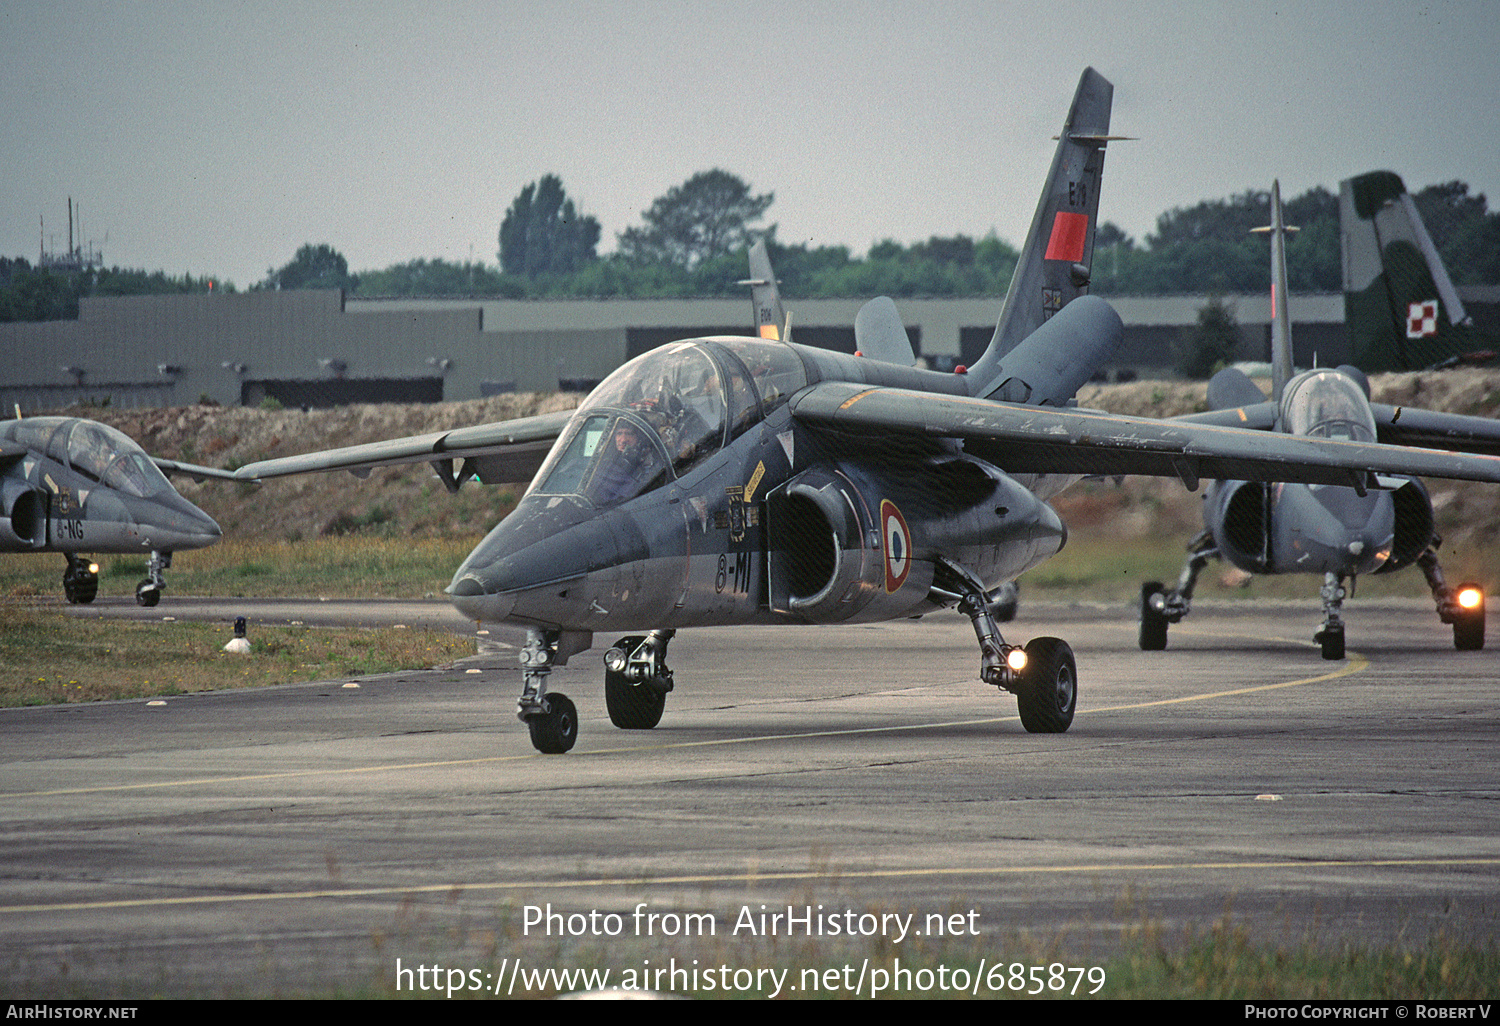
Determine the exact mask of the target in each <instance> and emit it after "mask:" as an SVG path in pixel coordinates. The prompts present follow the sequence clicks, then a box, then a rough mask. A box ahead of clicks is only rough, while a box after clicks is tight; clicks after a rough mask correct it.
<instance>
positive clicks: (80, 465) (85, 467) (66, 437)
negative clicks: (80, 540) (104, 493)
mask: <svg viewBox="0 0 1500 1026" xmlns="http://www.w3.org/2000/svg"><path fill="white" fill-rule="evenodd" d="M0 437H3V438H5V439H8V440H9V441H13V442H16V443H18V444H20V445H24V446H26V447H27V448H29V449H32V450H34V451H37V452H42V453H45V454H46V455H47V456H48V457H49V458H51V459H53V460H56V461H57V462H58V463H61V464H63V465H65V466H68V467H71V468H72V469H73V470H75V471H77V472H78V473H79V474H81V475H83V476H84V477H86V478H88V479H89V480H91V481H98V482H100V483H101V484H103V485H104V486H105V487H107V488H113V489H115V490H117V491H121V492H124V493H125V494H127V495H134V496H137V497H139V498H143V499H144V498H150V497H151V496H153V495H158V494H160V493H162V492H170V491H172V486H171V484H169V483H168V482H167V478H166V475H165V474H163V473H162V472H161V471H160V470H159V469H158V468H157V466H156V464H155V463H153V462H151V457H149V456H147V455H146V453H145V451H144V450H142V449H141V447H140V446H139V445H136V444H135V442H133V441H131V440H130V438H129V437H128V436H126V435H125V434H123V433H122V432H119V431H116V430H115V429H114V428H112V427H109V426H108V425H106V424H100V423H98V422H97V421H92V420H79V419H76V418H72V417H26V418H23V419H21V420H13V421H10V422H8V423H6V424H4V425H3V426H0Z"/></svg>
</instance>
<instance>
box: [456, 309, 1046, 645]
mask: <svg viewBox="0 0 1500 1026" xmlns="http://www.w3.org/2000/svg"><path fill="white" fill-rule="evenodd" d="M688 379H691V380H688ZM827 380H838V381H847V382H855V383H861V384H871V385H894V386H898V387H903V388H911V389H916V390H921V391H927V392H941V393H943V394H950V395H955V394H956V395H963V394H967V383H966V381H965V379H964V378H963V377H962V376H958V375H948V374H938V373H934V372H930V371H921V370H916V369H913V368H908V367H901V366H897V365H893V364H886V363H881V362H878V361H872V360H865V359H861V358H857V357H850V356H847V355H844V354H838V353H831V352H827V351H824V350H818V349H812V348H808V347H803V346H797V345H792V344H787V343H776V342H762V341H758V340H752V339H727V338H718V339H699V340H693V341H690V342H680V343H674V344H672V345H670V346H666V347H663V348H662V349H659V350H656V351H654V352H652V353H649V354H646V355H645V356H643V357H640V358H638V359H637V360H635V361H632V363H630V364H627V365H626V366H625V367H624V368H622V369H621V370H620V371H618V372H616V375H614V376H612V377H611V378H610V379H609V380H607V381H605V382H604V383H603V384H601V385H600V387H599V389H597V390H596V391H595V393H594V394H593V395H591V396H590V398H589V400H587V401H586V402H585V403H584V404H583V405H582V406H580V408H579V410H578V412H577V413H576V414H575V415H574V419H573V421H572V423H571V424H570V426H569V428H568V430H566V431H565V432H564V433H563V435H562V436H561V437H560V438H559V439H558V442H557V444H556V446H555V447H554V450H553V453H552V455H551V456H549V457H548V460H547V463H546V465H544V466H543V468H542V470H541V471H540V472H539V473H538V474H537V477H536V480H535V481H533V483H532V485H531V487H530V489H529V490H528V491H527V494H526V496H525V497H524V498H523V499H522V500H521V502H520V504H519V505H518V506H517V508H516V509H515V511H514V512H512V513H511V514H510V515H509V516H508V517H506V519H505V520H503V521H502V522H501V523H500V524H499V525H497V526H496V527H495V529H494V530H493V531H491V532H490V534H489V536H488V537H486V538H485V540H484V541H483V542H482V543H481V544H480V545H479V546H478V547H477V548H476V549H475V550H474V551H473V552H472V553H471V554H470V556H469V557H468V559H467V560H466V561H465V562H464V564H463V565H462V566H461V567H460V568H459V570H458V572H457V573H456V574H455V575H454V579H453V583H452V585H450V587H449V589H448V590H449V593H450V594H451V595H452V598H453V601H454V604H455V605H456V606H457V607H458V609H460V610H461V611H462V612H463V613H464V614H465V615H466V616H469V617H471V618H473V619H475V620H483V621H502V622H509V623H515V624H521V625H526V626H529V627H542V628H550V629H560V630H564V631H573V632H594V631H635V630H653V629H675V628H680V627H694V626H708V625H725V624H771V623H833V622H860V621H877V620H886V619H891V618H895V617H903V616H916V615H920V614H922V613H925V612H930V611H932V610H933V609H936V608H939V606H940V605H943V604H946V603H945V602H944V601H943V596H942V595H941V593H939V594H936V595H935V594H934V591H933V584H934V576H935V574H937V573H939V570H938V564H937V562H936V561H935V557H936V555H937V554H938V553H941V554H943V555H945V556H947V557H948V558H950V559H953V560H956V561H958V562H960V563H962V565H964V566H965V567H967V568H969V569H970V570H971V571H972V572H973V573H974V574H975V576H977V577H978V578H979V579H980V580H981V581H982V582H983V583H984V584H985V585H986V587H989V588H993V587H995V586H998V585H999V584H1001V583H1003V582H1004V581H1008V580H1011V579H1013V578H1014V577H1015V576H1016V575H1017V574H1020V573H1021V572H1023V571H1025V570H1026V569H1028V568H1030V567H1031V566H1034V565H1036V564H1037V563H1039V562H1041V561H1042V560H1044V559H1046V558H1047V557H1048V556H1050V555H1052V554H1053V553H1055V552H1056V551H1057V550H1058V549H1059V548H1061V546H1062V544H1063V541H1064V539H1065V537H1066V531H1065V529H1064V527H1063V524H1062V522H1061V520H1060V519H1059V518H1058V516H1057V514H1056V513H1055V512H1054V511H1053V510H1052V508H1051V507H1050V506H1049V505H1047V503H1046V502H1044V501H1042V500H1041V499H1039V498H1037V496H1036V494H1035V493H1034V492H1033V491H1032V490H1031V488H1028V487H1023V486H1022V484H1020V483H1019V482H1017V481H1016V480H1015V479H1013V478H1011V477H1009V476H1007V475H1006V474H1004V473H1003V472H1001V471H1000V470H998V469H996V468H995V467H994V466H992V465H991V464H989V463H987V462H985V461H983V460H980V459H977V458H975V457H972V456H969V455H967V454H965V453H964V452H963V451H962V449H961V447H960V446H959V445H958V444H957V443H955V442H953V441H951V440H946V439H939V438H934V439H931V440H911V439H906V440H897V439H894V438H891V437H884V438H869V437H854V436H849V435H839V434H835V433H833V432H829V431H822V430H814V429H812V428H809V427H808V426H806V425H805V424H800V423H798V422H797V421H796V420H795V419H794V418H793V417H792V415H791V413H790V412H789V409H788V406H787V402H786V401H787V399H788V398H790V396H791V395H792V394H794V393H795V392H796V391H797V390H798V389H800V388H802V387H804V386H805V385H807V384H810V383H813V382H816V381H827ZM705 383H706V384H705ZM663 385H666V386H668V387H666V388H663V387H662V386H663ZM707 391H712V392H713V394H712V395H711V396H706V395H705V393H706V392H707ZM695 396H696V397H700V398H702V400H703V401H698V400H697V399H695V398H693V397H695ZM695 403H696V406H695ZM685 423H690V424H691V425H692V426H691V427H684V426H683V425H684V424H685ZM702 424H707V425H708V426H709V430H708V431H707V432H705V431H703V430H701V425H702ZM687 437H692V438H695V439H699V447H700V448H701V450H702V452H701V453H697V452H695V453H690V454H687V455H685V456H684V455H682V453H681V452H680V451H679V447H680V446H681V445H682V444H683V440H684V438H687ZM646 446H649V447H650V448H649V451H648V450H646V449H645V448H644V447H646ZM628 447H635V448H634V449H629V451H630V452H632V453H634V454H635V455H634V457H633V462H632V463H631V464H630V468H631V469H629V470H623V469H619V467H618V466H617V464H623V463H624V460H625V455H624V454H625V453H626V451H627V449H628ZM632 474H633V475H634V477H636V478H640V479H643V483H641V484H640V485H639V487H638V488H637V490H636V492H635V494H631V495H629V497H627V498H624V499H623V500H620V499H618V495H619V494H620V490H619V486H620V484H621V482H625V481H629V480H631V478H632ZM1029 483H1030V484H1032V486H1033V487H1037V488H1042V487H1046V488H1048V489H1049V490H1055V486H1056V485H1057V484H1058V482H1055V481H1052V480H1050V479H1046V478H1043V479H1039V480H1037V481H1033V482H1029Z"/></svg>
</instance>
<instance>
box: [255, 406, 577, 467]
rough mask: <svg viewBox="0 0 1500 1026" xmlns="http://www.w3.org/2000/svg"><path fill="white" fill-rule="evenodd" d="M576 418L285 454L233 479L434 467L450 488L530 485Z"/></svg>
mask: <svg viewBox="0 0 1500 1026" xmlns="http://www.w3.org/2000/svg"><path fill="white" fill-rule="evenodd" d="M572 416H573V411H572V410H559V411H557V412H555V413H542V414H538V415H537V416H535V417H522V418H521V419H519V420H503V421H496V422H494V423H492V424H475V425H474V426H472V427H465V428H455V429H454V430H452V431H435V432H433V433H432V434H427V435H412V436H409V437H407V438H392V439H389V440H387V441H384V442H370V443H368V444H366V445H351V446H348V447H346V448H343V449H324V450H321V451H319V452H308V453H303V454H302V455H300V456H282V457H280V458H278V459H273V460H262V461H261V462H259V463H251V464H247V465H246V466H243V467H241V468H240V469H239V470H237V471H236V472H235V477H236V478H237V479H239V480H251V479H255V478H266V477H285V476H287V475H289V474H307V473H312V472H315V471H321V470H347V471H349V472H350V473H352V474H355V475H356V476H358V477H365V476H367V475H368V474H369V472H370V471H371V470H372V469H373V468H375V467H389V466H395V465H396V464H401V463H433V464H435V467H434V469H439V472H440V473H443V474H444V475H445V480H446V481H447V482H448V483H449V484H450V486H456V485H457V484H458V483H459V482H461V481H462V480H463V479H464V478H466V477H468V476H470V475H471V474H472V475H473V476H476V477H478V479H479V480H480V481H482V482H484V483H486V484H497V483H504V482H516V481H530V480H531V479H532V478H533V477H534V476H535V475H536V472H537V471H538V470H540V469H541V466H542V463H543V462H544V461H545V460H546V458H547V453H548V451H549V450H550V449H551V448H552V443H553V442H555V441H557V436H558V435H560V434H562V431H563V428H564V427H565V426H566V425H567V423H568V421H569V419H570V418H572ZM454 460H463V461H464V463H463V471H462V472H460V473H459V474H456V475H455V474H453V472H452V469H451V464H452V461H454Z"/></svg>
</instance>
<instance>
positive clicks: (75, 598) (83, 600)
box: [63, 571, 99, 606]
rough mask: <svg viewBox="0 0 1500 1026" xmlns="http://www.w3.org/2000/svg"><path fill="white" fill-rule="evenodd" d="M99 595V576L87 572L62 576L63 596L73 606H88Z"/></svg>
mask: <svg viewBox="0 0 1500 1026" xmlns="http://www.w3.org/2000/svg"><path fill="white" fill-rule="evenodd" d="M98 594H99V575H98V574H91V573H88V572H87V571H84V572H82V573H79V574H77V575H74V574H72V573H65V574H63V595H64V596H65V597H66V598H67V600H68V601H69V602H71V603H73V604H74V605H84V606H86V605H88V604H89V603H90V602H92V601H94V598H95V596H97V595H98Z"/></svg>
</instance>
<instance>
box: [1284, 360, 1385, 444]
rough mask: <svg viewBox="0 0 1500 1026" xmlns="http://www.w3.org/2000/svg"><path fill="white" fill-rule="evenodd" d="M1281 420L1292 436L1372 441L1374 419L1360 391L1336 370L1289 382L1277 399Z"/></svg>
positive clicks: (1356, 385)
mask: <svg viewBox="0 0 1500 1026" xmlns="http://www.w3.org/2000/svg"><path fill="white" fill-rule="evenodd" d="M1281 420H1282V423H1283V424H1285V425H1286V427H1287V430H1289V431H1290V432H1291V433H1292V434H1294V435H1311V436H1313V437H1315V438H1337V439H1340V440H1343V441H1351V442H1373V441H1374V440H1375V416H1374V414H1372V413H1371V412H1370V401H1369V400H1368V399H1366V398H1365V393H1364V389H1362V388H1361V387H1360V386H1359V383H1358V382H1356V381H1355V380H1354V379H1353V378H1350V377H1349V376H1348V375H1346V374H1342V373H1340V372H1339V371H1336V370H1326V371H1311V372H1309V373H1307V374H1303V375H1301V376H1300V377H1297V378H1294V379H1292V381H1291V382H1289V383H1288V385H1287V388H1286V391H1285V393H1283V395H1282V397H1281Z"/></svg>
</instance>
